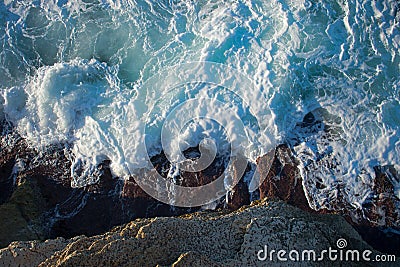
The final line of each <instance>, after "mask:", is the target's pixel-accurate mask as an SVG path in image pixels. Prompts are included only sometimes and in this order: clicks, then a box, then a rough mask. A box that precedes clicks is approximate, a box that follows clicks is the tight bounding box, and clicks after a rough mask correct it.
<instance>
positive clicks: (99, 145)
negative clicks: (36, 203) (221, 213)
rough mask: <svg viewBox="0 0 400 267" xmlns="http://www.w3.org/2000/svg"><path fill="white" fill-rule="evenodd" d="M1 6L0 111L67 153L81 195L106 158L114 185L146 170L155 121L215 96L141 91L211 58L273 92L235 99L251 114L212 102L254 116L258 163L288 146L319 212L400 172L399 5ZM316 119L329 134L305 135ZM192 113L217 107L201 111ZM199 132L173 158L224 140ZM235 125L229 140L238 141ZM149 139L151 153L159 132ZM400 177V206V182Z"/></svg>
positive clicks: (359, 196)
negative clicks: (150, 118)
mask: <svg viewBox="0 0 400 267" xmlns="http://www.w3.org/2000/svg"><path fill="white" fill-rule="evenodd" d="M0 10H1V11H0V20H1V22H2V24H3V25H5V27H4V28H2V29H1V30H0V34H1V36H0V40H1V48H0V49H1V51H0V55H1V57H0V60H1V63H2V64H1V67H0V77H1V80H2V83H1V90H2V97H3V98H4V105H3V106H4V112H5V114H6V116H7V118H8V119H9V120H11V121H12V122H14V123H15V124H16V125H17V127H18V130H19V132H20V133H21V135H23V136H24V137H26V138H27V139H28V140H29V142H30V143H31V144H32V146H35V147H37V148H39V149H40V148H43V147H44V146H46V145H49V144H52V143H59V142H67V143H70V144H71V146H72V152H73V154H74V159H73V160H74V164H73V168H72V174H73V176H74V177H75V178H74V185H75V186H84V185H86V184H89V183H93V182H95V181H96V179H97V178H96V166H97V164H99V163H100V162H101V161H102V160H104V159H106V158H109V159H110V160H111V162H112V166H111V167H112V171H113V173H114V174H115V175H118V176H125V175H128V174H129V172H130V171H132V170H133V169H135V168H143V167H146V166H147V165H146V164H147V163H146V160H145V158H146V153H147V152H146V151H143V147H141V145H142V144H141V142H140V141H139V140H141V138H142V135H143V134H144V133H143V128H146V123H148V122H146V121H145V118H146V116H147V115H148V114H149V112H150V111H152V110H153V112H156V111H157V112H158V113H157V112H156V114H157V115H158V116H159V117H158V120H159V121H161V122H162V121H163V119H165V118H166V117H167V115H168V113H169V112H170V111H171V108H172V107H175V106H177V105H179V103H181V102H183V101H186V100H187V99H188V97H201V96H202V94H205V93H204V92H206V91H207V90H205V91H204V92H203V91H201V90H199V89H196V85H194V84H191V85H185V86H186V87H185V86H182V87H180V89H179V88H178V89H177V90H175V91H174V90H172V91H171V94H172V95H169V97H170V99H171V101H172V100H173V102H169V101H170V99H168V100H160V99H159V97H160V95H163V94H165V93H166V91H160V92H157V91H152V92H148V91H147V90H145V89H144V88H143V86H144V85H145V84H146V82H147V81H148V80H149V79H151V77H154V76H153V75H156V76H155V77H157V74H159V73H163V72H164V73H165V71H166V70H167V71H168V69H169V68H170V69H171V67H173V66H179V64H182V63H187V62H205V61H207V62H217V63H222V64H224V65H225V66H227V69H229V71H228V72H227V73H226V72H224V75H228V76H232V77H234V76H235V75H236V74H235V70H237V72H240V73H244V74H245V75H247V76H248V77H250V79H251V80H252V82H253V85H254V87H255V88H256V91H257V92H261V93H262V94H263V95H264V96H265V97H266V100H265V101H260V99H261V98H258V97H256V96H254V95H246V94H248V92H246V89H245V88H244V89H243V92H242V95H241V94H239V96H240V97H241V98H242V100H246V101H249V103H248V104H249V105H250V106H251V107H252V110H251V112H250V111H249V112H246V109H245V107H246V105H245V104H244V102H242V101H236V100H235V99H236V98H235V94H232V93H227V94H225V95H224V94H223V93H221V95H220V96H219V98H218V97H216V99H224V100H225V103H229V102H230V103H233V105H231V107H233V108H234V106H235V105H237V106H236V114H233V115H232V116H233V117H235V116H236V117H239V118H241V119H242V120H244V121H245V128H246V131H247V132H246V139H247V138H248V139H249V140H250V143H251V144H252V145H249V146H247V147H246V149H245V150H246V152H245V154H246V156H247V157H248V158H249V159H250V160H254V159H255V158H256V157H257V156H260V155H261V154H262V153H264V152H265V150H266V147H264V146H263V144H265V143H267V141H268V140H272V139H274V142H285V141H286V142H288V143H289V144H290V145H291V146H292V149H293V151H295V153H296V157H298V158H299V159H300V160H301V172H302V176H303V180H304V184H303V185H304V188H305V189H306V191H307V192H308V194H307V195H308V199H309V202H310V204H311V205H312V207H314V208H322V207H325V208H332V204H331V203H333V202H334V199H335V198H337V195H338V194H340V195H341V196H343V197H344V199H346V200H347V202H348V203H349V204H350V205H353V206H354V207H361V206H362V205H363V203H364V202H365V200H366V199H367V198H368V197H369V196H370V194H371V187H372V186H373V178H374V176H375V174H374V169H373V167H375V166H377V165H382V166H385V165H393V166H394V168H395V169H397V171H399V169H400V166H399V164H400V160H399V157H400V156H399V155H400V141H399V136H400V132H399V125H400V121H399V118H400V97H399V94H400V93H399V87H400V78H399V77H400V75H399V73H400V72H399V65H400V55H399V50H400V33H399V19H400V18H399V16H400V15H399V14H400V12H399V7H398V3H397V2H396V1H391V0H385V1H361V0H360V1H348V2H347V1H345V2H342V1H319V2H318V1H317V2H316V1H308V0H298V1H233V0H232V1H228V2H226V1H225V2H224V1H198V2H194V1H122V0H121V1H116V0H108V1H105V0H104V1H100V2H96V1H92V3H85V2H83V1H78V0H76V1H55V0H54V1H35V2H33V3H28V2H26V1H6V2H4V4H2V6H0ZM196 74H197V75H199V73H196ZM163 78H165V77H160V81H159V82H161V83H162V82H163ZM220 78H221V79H222V80H223V79H224V78H225V77H220ZM167 84H174V83H173V82H171V83H167ZM216 88H218V87H216ZM170 89H172V88H164V89H163V90H170ZM159 90H160V89H159ZM196 90H197V91H196ZM214 90H216V89H214ZM174 92H175V94H176V95H173V94H174ZM208 92H209V91H208ZM221 92H222V91H221ZM243 96H245V97H243ZM203 97H205V95H203ZM224 97H225V98H224ZM0 99H1V98H0ZM157 101H158V102H157ZM235 101H236V102H235ZM0 103H1V102H0ZM157 105H158V106H157ZM155 106H157V107H156V109H154V107H155ZM265 111H267V113H268V114H270V115H271V116H269V117H268V118H269V119H268V120H267V121H261V122H260V123H261V126H260V127H261V128H260V129H261V130H260V129H259V131H255V132H254V131H252V129H251V125H253V124H255V118H256V117H257V116H255V114H258V113H262V112H265ZM310 111H314V114H315V116H316V117H317V118H318V119H319V120H321V125H323V126H321V127H326V126H328V127H329V131H327V132H326V131H323V130H321V129H316V128H315V127H314V128H312V127H311V126H310V127H311V128H312V129H311V128H310V127H308V128H307V127H306V128H304V127H303V128H302V127H300V124H299V123H300V122H301V121H302V119H303V117H304V116H305V115H306V114H307V113H308V112H310ZM207 112H208V113H207ZM1 113H2V111H1V108H0V115H1ZM151 114H152V113H151ZM194 114H197V115H200V114H203V115H204V114H209V115H210V116H211V115H213V114H218V111H217V110H215V109H213V108H209V107H208V108H207V107H206V106H201V105H200V106H198V107H196V108H195V109H194ZM221 114H222V113H221ZM145 115H146V116H145ZM153 115H154V114H153ZM251 115H253V116H251ZM233 117H232V118H233ZM219 119H221V120H222V119H228V118H222V117H221V118H219ZM232 120H233V119H232ZM202 123H203V124H196V123H193V122H192V123H189V125H188V128H187V129H186V130H184V131H183V132H182V136H181V139H180V140H174V138H173V136H171V137H170V138H171V149H172V150H174V149H175V150H177V148H178V147H180V148H181V149H184V148H187V147H189V146H193V145H195V144H197V143H198V142H199V140H200V139H201V138H202V137H204V136H205V135H204V129H206V128H208V132H207V134H206V136H207V137H213V138H214V139H218V136H220V133H221V132H220V130H221V129H220V128H219V127H216V126H215V125H214V124H213V123H211V122H205V121H203V122H202ZM156 124H157V123H156ZM235 127H236V126H235V125H232V127H231V128H229V129H225V130H226V131H227V135H230V136H235ZM150 128H151V127H150ZM265 129H268V131H267V132H268V133H270V134H269V135H266V134H263V130H265ZM147 130H150V134H149V133H148V135H147V136H146V142H147V143H146V145H147V148H148V149H149V150H150V151H149V153H150V154H155V153H157V152H159V151H160V149H161V139H160V137H159V134H160V132H158V130H159V129H158V130H157V131H155V132H151V131H152V129H147ZM264 133H265V132H264ZM236 137H237V139H236V143H235V141H232V143H233V144H234V146H236V147H240V144H241V143H242V141H243V139H241V137H240V136H236ZM219 139H220V141H221V146H222V145H223V144H224V143H223V142H224V140H225V139H224V138H222V137H220V138H219ZM173 144H174V145H173ZM220 149H222V148H221V147H220ZM175 152H176V151H175ZM175 152H171V154H174V153H175ZM174 155H175V156H177V157H179V156H178V155H179V153H177V152H176V153H175V154H174ZM392 182H393V184H394V186H395V195H397V197H399V195H400V193H399V192H400V187H399V181H396V180H393V181H392ZM317 184H319V185H318V186H317Z"/></svg>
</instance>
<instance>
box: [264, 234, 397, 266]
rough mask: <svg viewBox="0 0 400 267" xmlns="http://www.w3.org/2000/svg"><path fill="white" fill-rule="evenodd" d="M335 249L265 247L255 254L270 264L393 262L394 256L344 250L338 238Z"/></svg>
mask: <svg viewBox="0 0 400 267" xmlns="http://www.w3.org/2000/svg"><path fill="white" fill-rule="evenodd" d="M336 247H337V248H332V247H329V248H327V249H324V250H321V251H316V250H314V249H304V250H297V249H292V250H290V251H287V250H284V249H280V250H275V249H269V248H268V246H267V245H264V248H263V249H261V250H259V251H258V252H257V258H258V260H259V261H271V262H275V261H278V262H287V261H293V262H299V261H313V262H317V261H347V262H359V261H365V262H395V261H396V256H395V255H387V254H377V255H373V252H372V251H371V250H368V249H366V250H363V251H360V250H357V249H346V247H347V240H346V239H344V238H339V239H338V240H337V241H336Z"/></svg>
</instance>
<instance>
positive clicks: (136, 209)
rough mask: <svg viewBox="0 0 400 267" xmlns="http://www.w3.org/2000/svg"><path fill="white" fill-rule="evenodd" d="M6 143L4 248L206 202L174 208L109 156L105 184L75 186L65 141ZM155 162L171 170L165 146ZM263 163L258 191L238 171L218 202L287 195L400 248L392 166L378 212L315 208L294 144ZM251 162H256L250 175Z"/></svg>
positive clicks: (376, 202)
mask: <svg viewBox="0 0 400 267" xmlns="http://www.w3.org/2000/svg"><path fill="white" fill-rule="evenodd" d="M0 145H1V146H0V148H1V150H0V155H1V157H0V174H1V175H0V184H1V185H2V186H1V189H0V190H1V197H0V204H1V205H0V213H2V214H1V216H0V221H1V222H0V224H1V225H3V226H4V227H2V230H1V231H0V247H5V246H7V245H8V244H9V243H10V242H12V241H17V240H18V241H20V240H32V239H41V240H43V239H47V238H56V237H63V238H72V237H74V236H78V235H82V234H83V235H86V236H93V235H97V234H101V233H105V232H107V231H109V230H110V229H111V228H112V227H114V226H117V225H121V224H124V223H127V222H130V221H132V220H135V219H137V218H154V217H165V216H167V217H168V216H178V215H182V214H186V213H193V212H196V211H199V210H200V207H195V208H177V207H171V206H169V205H167V204H164V203H161V202H159V201H157V200H155V199H153V198H151V197H150V196H149V195H147V194H146V192H144V191H143V190H142V189H141V188H140V187H139V186H138V185H137V184H136V182H135V180H134V179H133V177H131V178H129V179H126V180H121V179H118V178H116V177H113V176H112V174H111V172H110V169H109V167H108V166H109V162H107V161H105V162H103V164H102V165H101V166H99V168H100V169H101V170H102V175H101V177H100V180H99V182H98V183H97V184H95V185H91V186H87V187H85V188H71V185H70V184H71V178H70V160H69V159H68V156H69V155H68V151H67V149H66V148H65V146H64V147H62V146H59V147H51V148H49V149H48V150H47V151H46V152H41V153H39V152H37V151H34V150H33V149H31V148H29V145H28V144H26V143H25V141H24V140H23V139H21V138H20V137H19V136H17V135H16V134H15V133H13V132H12V131H10V130H8V131H7V129H5V130H3V135H2V137H1V142H0ZM196 153H198V149H197V148H192V149H191V150H190V151H187V154H188V157H189V158H190V157H196V155H197V154H196ZM190 155H191V156H190ZM193 155H194V156H193ZM268 157H273V162H272V166H271V168H270V169H268V168H265V167H264V166H265V165H264V163H265V161H267V160H268ZM152 161H153V164H154V165H155V166H156V169H157V170H158V172H159V173H160V174H161V175H163V176H165V177H166V176H167V175H168V172H169V170H170V164H169V162H168V160H167V159H166V157H165V155H163V154H162V153H161V154H160V155H157V156H155V157H154V158H153V159H152ZM257 164H258V168H259V170H260V174H261V177H262V178H263V179H264V181H263V183H262V184H261V186H260V188H259V190H258V192H256V193H253V194H250V193H249V191H248V185H247V183H246V182H245V181H244V177H236V179H238V180H239V182H238V184H237V185H236V186H235V188H233V190H232V192H230V193H229V194H228V195H227V197H226V198H225V197H224V198H222V199H221V200H220V201H217V203H216V205H215V206H214V207H215V208H216V209H226V210H236V209H239V208H240V207H242V206H244V205H248V204H250V202H251V201H252V200H254V198H255V196H256V197H257V195H258V196H259V197H260V198H262V199H263V198H267V199H275V200H283V201H285V202H287V203H289V204H291V205H293V206H296V207H299V208H300V209H302V210H304V211H306V212H313V213H317V212H318V213H340V214H341V215H343V216H344V217H345V218H346V219H347V221H348V222H350V223H351V224H352V225H353V226H354V227H355V228H356V229H357V230H358V231H359V233H360V234H361V235H362V236H363V238H364V239H365V240H366V241H368V242H369V243H370V244H371V245H372V246H373V247H374V248H376V249H380V250H382V251H385V252H386V251H387V252H390V253H395V254H397V255H400V239H399V236H400V235H399V234H398V230H399V229H398V228H396V227H397V226H398V225H399V214H398V213H397V212H396V205H397V203H398V200H397V199H395V198H394V196H393V186H392V183H391V182H390V179H393V177H391V176H390V175H395V174H393V170H392V169H391V168H389V167H377V168H376V172H377V175H376V182H375V188H374V192H376V194H375V195H374V196H372V197H371V200H370V202H368V203H369V204H368V205H369V210H370V213H366V214H360V211H359V210H344V211H343V210H339V211H327V210H319V211H314V210H312V209H310V207H309V205H308V202H307V197H306V194H305V193H304V190H303V185H302V180H301V176H300V173H299V169H298V167H297V164H298V163H297V162H296V160H295V158H294V157H293V154H292V150H291V148H290V147H289V146H288V145H284V144H283V145H280V146H278V147H277V148H276V150H275V152H274V154H267V155H265V156H264V157H260V158H259V160H258V162H257ZM224 166H225V165H224V163H223V162H221V161H214V162H213V164H212V166H211V167H210V168H207V169H205V170H204V171H201V172H198V173H185V172H182V173H181V174H180V177H179V179H180V181H181V183H182V185H185V186H198V185H203V184H207V183H210V182H211V181H213V180H214V179H215V178H216V177H218V176H219V175H220V174H221V173H222V172H223V171H224ZM253 167H254V166H253ZM251 169H252V168H251V166H250V164H249V166H248V168H247V172H246V173H245V174H244V176H246V175H247V173H248V172H250V171H251ZM337 201H338V203H339V202H340V199H338V200H337ZM377 214H380V216H377ZM382 244H387V245H382ZM191 257H193V255H192V254H188V255H186V256H185V255H182V259H181V260H182V262H184V260H189V259H190V258H191Z"/></svg>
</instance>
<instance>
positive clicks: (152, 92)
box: [130, 62, 276, 207]
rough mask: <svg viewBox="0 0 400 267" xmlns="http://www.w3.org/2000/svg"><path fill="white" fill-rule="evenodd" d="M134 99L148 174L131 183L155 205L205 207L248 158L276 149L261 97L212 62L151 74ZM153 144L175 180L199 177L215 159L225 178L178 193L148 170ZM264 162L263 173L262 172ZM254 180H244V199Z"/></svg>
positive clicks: (178, 187)
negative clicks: (140, 113)
mask: <svg viewBox="0 0 400 267" xmlns="http://www.w3.org/2000/svg"><path fill="white" fill-rule="evenodd" d="M138 94H139V96H138V98H137V100H136V103H139V104H140V102H143V104H144V105H143V108H144V109H146V111H145V112H144V117H145V121H146V122H145V129H143V132H144V134H143V142H142V143H143V147H141V148H139V149H142V150H144V151H146V153H145V154H146V155H147V161H148V166H149V167H150V169H151V170H150V171H147V172H146V173H143V174H141V175H135V176H134V178H135V181H136V183H137V184H138V185H139V186H140V187H141V188H142V189H143V190H144V191H145V192H146V193H147V194H149V195H150V196H152V197H154V198H156V199H157V200H159V201H161V202H164V203H167V204H171V205H175V206H180V207H195V206H202V205H205V204H209V203H212V202H213V201H215V200H218V199H220V198H221V197H222V196H224V195H225V194H226V193H227V192H228V191H230V190H232V189H233V188H234V186H235V185H236V184H237V183H238V182H239V179H240V178H241V177H242V175H243V174H244V173H245V171H246V168H247V164H248V158H249V156H251V155H249V153H256V154H258V155H263V154H266V153H271V154H272V155H273V152H274V150H275V147H276V142H275V140H274V138H273V136H274V134H273V133H272V132H271V128H272V127H271V122H272V121H273V117H272V114H271V112H270V111H269V109H268V98H267V96H266V93H265V92H264V91H263V90H262V89H260V88H258V89H257V88H255V86H254V84H253V82H252V81H251V80H250V79H249V78H248V77H247V76H245V75H243V74H242V73H241V72H239V71H237V70H235V69H232V68H229V67H227V66H226V65H223V64H218V63H212V62H194V63H187V64H180V65H177V66H174V67H172V68H168V69H164V70H161V71H159V72H158V73H157V74H156V75H154V76H152V77H151V78H150V79H148V80H147V81H146V82H145V83H144V84H143V85H142V87H141V88H140V90H139V92H138ZM155 144H156V145H161V146H162V151H163V152H164V154H165V156H166V158H167V159H168V161H169V162H170V163H171V170H174V172H175V174H176V173H178V174H179V172H182V171H184V172H199V171H202V170H204V169H206V168H207V167H208V166H210V164H211V163H212V162H213V161H214V159H215V158H216V157H217V155H223V156H224V157H225V158H224V159H225V161H224V162H225V163H226V162H227V164H226V166H225V169H224V170H225V171H224V172H223V174H221V175H220V176H219V177H217V178H216V179H214V180H213V181H212V182H210V183H208V184H205V185H201V186H197V187H186V186H181V185H179V183H177V182H176V181H175V180H174V174H171V175H170V177H169V178H167V179H166V178H164V177H162V176H161V175H160V174H159V173H158V172H157V171H156V166H153V165H152V162H151V160H150V159H151V157H152V156H154V154H152V153H153V151H155V150H157V148H158V149H160V148H159V147H155V146H156V145H155ZM194 146H198V148H199V151H200V153H201V156H200V157H199V158H197V159H187V158H186V157H185V155H184V153H183V152H184V151H185V149H188V148H190V147H194ZM257 149H259V150H257ZM272 160H273V157H271V158H270V160H269V161H267V162H265V164H264V166H263V168H264V169H266V170H268V169H269V168H270V166H271V163H272ZM130 172H131V173H133V172H135V170H130ZM247 179H249V177H247ZM262 180H263V178H262V177H260V175H259V171H258V170H255V171H254V174H253V175H252V177H250V179H249V181H250V183H249V184H250V188H249V189H250V191H254V190H256V189H257V188H258V186H259V185H260V184H261V183H262Z"/></svg>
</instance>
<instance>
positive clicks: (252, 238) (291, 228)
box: [0, 200, 400, 266]
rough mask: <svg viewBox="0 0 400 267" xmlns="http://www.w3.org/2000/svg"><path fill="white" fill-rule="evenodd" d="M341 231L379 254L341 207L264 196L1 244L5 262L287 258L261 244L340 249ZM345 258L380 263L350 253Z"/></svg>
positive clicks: (199, 262)
mask: <svg viewBox="0 0 400 267" xmlns="http://www.w3.org/2000/svg"><path fill="white" fill-rule="evenodd" d="M340 238H342V239H344V240H346V242H347V246H346V249H351V250H359V251H361V252H362V251H364V250H371V251H372V253H373V254H372V255H377V254H380V253H379V252H377V251H374V250H373V249H372V248H371V247H370V246H369V245H368V244H367V243H365V242H364V241H363V240H362V238H361V237H360V236H359V234H358V233H357V232H356V231H355V230H354V229H353V228H352V227H351V226H350V225H349V224H348V223H347V222H346V221H345V220H344V219H343V218H342V217H341V216H339V215H318V214H311V213H309V212H304V211H303V210H300V209H298V208H295V207H293V206H290V205H288V204H286V203H284V202H283V201H269V200H262V201H256V202H254V203H252V204H251V205H250V206H245V207H242V208H240V209H239V210H237V211H234V212H227V211H219V212H199V213H192V214H188V215H182V216H180V217H169V218H165V217H158V218H152V219H137V220H134V221H132V222H130V223H128V224H126V225H123V226H118V227H115V228H114V229H112V230H111V231H110V232H107V233H105V234H102V235H98V236H93V237H86V236H78V237H75V238H72V239H64V238H57V239H53V240H47V241H45V242H39V241H30V242H14V243H12V244H10V245H9V246H8V247H7V248H5V249H2V250H0V265H1V266H7V265H11V264H12V265H18V266H37V265H38V266H287V265H286V264H287V262H283V263H282V262H281V261H278V259H277V258H276V255H275V257H273V258H272V261H271V260H270V259H269V258H267V259H265V260H264V258H263V252H262V253H259V251H260V250H262V249H265V247H264V246H267V249H268V251H271V250H273V249H274V250H276V251H277V250H281V249H282V250H286V251H290V250H292V249H296V250H298V251H300V253H302V251H303V250H315V251H316V252H317V255H319V254H318V253H319V252H321V251H322V250H325V249H329V247H331V249H338V247H337V246H338V245H337V240H338V239H340ZM257 254H259V255H260V259H259V258H258V256H257ZM300 255H301V254H300ZM286 257H287V256H286ZM312 257H313V256H312ZM306 259H308V258H306ZM311 259H312V258H311ZM397 260H400V259H397ZM292 264H293V263H292ZM342 264H343V262H342V263H341V262H339V261H330V260H329V258H327V257H326V258H324V259H323V260H321V261H313V260H306V261H304V262H302V261H299V262H296V266H328V265H329V266H343V265H342ZM345 264H346V266H377V265H376V263H374V264H372V263H370V262H365V261H360V262H353V261H351V260H349V261H347V262H346V263H345ZM378 266H379V264H378ZM385 266H395V265H394V264H390V263H387V264H385Z"/></svg>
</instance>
